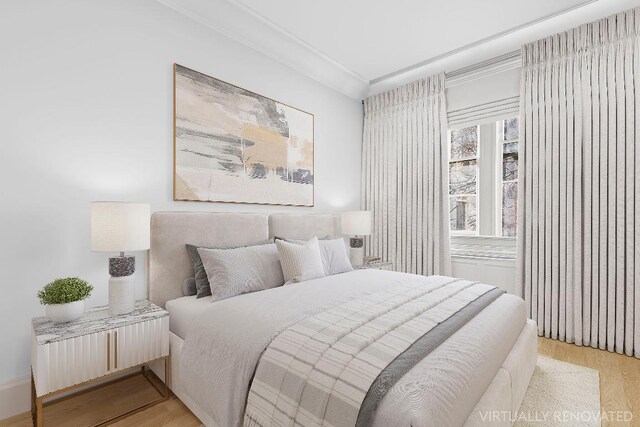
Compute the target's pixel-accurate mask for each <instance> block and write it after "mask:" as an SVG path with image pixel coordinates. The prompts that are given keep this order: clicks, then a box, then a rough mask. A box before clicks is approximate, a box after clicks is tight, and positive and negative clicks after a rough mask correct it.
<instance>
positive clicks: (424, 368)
mask: <svg viewBox="0 0 640 427" xmlns="http://www.w3.org/2000/svg"><path fill="white" fill-rule="evenodd" d="M191 230H193V231H191ZM198 230H199V231H198ZM203 230H204V232H203ZM234 233H235V235H234ZM274 234H277V235H280V236H284V237H291V238H301V239H305V238H309V237H311V236H313V235H330V236H335V235H336V226H335V218H333V217H332V216H328V215H322V216H314V215H272V216H271V218H268V217H267V216H265V215H259V214H213V213H198V214H190V213H171V212H166V213H158V214H155V215H154V218H153V220H152V245H151V254H150V265H149V267H150V268H149V271H150V283H149V293H150V299H151V300H152V301H153V302H155V303H157V304H160V305H163V306H165V307H166V308H167V310H168V311H169V313H170V329H171V332H172V333H171V340H170V346H171V356H172V362H171V378H170V379H169V384H170V387H171V389H172V390H173V392H174V393H175V394H176V395H177V396H178V397H179V398H180V399H181V400H182V401H183V402H184V403H185V405H186V406H187V407H189V408H190V409H191V410H192V412H193V413H194V414H195V415H196V416H197V417H198V418H200V420H201V421H202V422H203V423H205V425H208V426H209V425H212V426H216V425H227V424H229V420H234V421H233V422H236V423H237V422H238V416H235V415H229V414H227V415H224V414H221V412H224V409H221V408H225V407H226V406H225V405H221V406H220V407H216V405H217V403H218V401H225V399H228V398H229V399H230V396H232V395H233V393H234V392H235V393H237V392H238V390H235V391H234V392H232V391H231V390H224V389H221V388H224V387H227V386H224V387H215V386H214V385H213V384H212V385H211V386H210V388H209V389H207V387H208V386H209V384H208V383H207V382H203V381H201V380H200V379H198V378H195V379H194V377H193V372H190V371H189V369H187V370H186V371H185V369H184V367H182V368H181V365H183V357H184V356H183V353H182V350H183V346H184V345H185V339H187V338H188V336H189V334H190V333H191V332H192V331H193V330H194V328H196V329H197V328H200V329H202V325H197V324H196V326H194V324H195V322H196V319H198V318H200V319H207V320H208V321H210V322H211V327H212V328H215V327H216V324H220V327H225V326H228V325H225V324H224V323H225V321H226V320H228V321H229V322H235V323H243V322H242V321H240V322H239V321H238V319H241V318H242V317H237V318H235V319H234V316H235V314H233V313H238V312H240V313H242V312H243V310H246V312H245V313H242V314H239V316H240V315H241V316H243V317H244V318H246V319H247V324H246V325H245V326H244V327H245V330H244V331H245V332H244V333H243V335H244V336H242V337H240V339H238V340H237V342H233V343H232V342H231V340H235V339H236V338H235V336H234V334H228V336H227V338H226V339H227V340H230V342H221V341H224V339H220V338H216V339H219V340H220V342H216V341H215V339H214V338H212V341H211V342H209V343H208V345H210V346H212V347H211V348H212V350H210V353H211V354H210V355H207V356H211V358H212V360H213V364H215V358H216V357H221V356H219V355H218V356H214V354H215V345H219V346H223V347H224V348H227V347H229V348H237V351H238V352H245V351H246V352H257V351H258V350H256V349H258V348H260V345H257V344H256V343H255V342H254V341H252V340H257V338H255V337H254V338H251V333H252V331H253V329H258V330H259V331H267V332H265V333H267V335H268V334H269V333H271V332H272V331H270V329H269V328H279V327H281V326H282V325H283V324H284V323H286V322H284V321H283V320H282V319H280V318H279V319H277V321H275V320H274V322H273V325H271V326H270V325H268V323H269V322H268V321H264V320H263V321H262V323H263V325H261V326H262V329H261V328H251V327H250V325H251V319H252V317H251V316H254V318H255V319H267V318H268V317H269V316H270V315H271V312H270V311H272V310H274V309H275V310H277V309H280V310H282V309H283V308H282V307H284V306H286V304H287V302H286V300H287V296H288V295H289V294H290V292H291V291H289V290H287V289H282V288H275V289H270V290H267V291H261V292H256V293H253V294H247V295H241V296H238V297H233V298H231V299H230V300H233V301H228V302H227V303H225V304H219V303H213V304H212V303H210V302H209V300H210V299H209V298H201V299H195V297H182V296H181V295H180V294H181V282H182V279H183V278H184V277H187V275H189V274H191V272H190V265H189V262H188V260H187V259H186V253H185V254H182V252H186V251H184V244H185V243H191V244H196V245H203V246H208V245H214V244H219V245H230V244H247V243H252V242H257V241H260V240H263V239H264V238H266V237H269V236H272V235H274ZM397 274H399V273H393V272H381V271H374V270H365V271H355V272H352V273H345V274H341V275H336V276H331V277H327V278H322V279H317V280H315V281H311V283H307V284H305V286H306V288H304V289H303V287H299V288H298V289H297V290H295V291H296V292H299V293H300V294H299V295H296V296H295V300H296V301H299V302H300V303H302V302H303V301H307V303H306V305H308V306H310V307H311V306H314V304H315V305H316V308H322V307H323V303H322V297H323V295H325V294H323V292H325V291H326V290H330V289H333V294H336V295H337V294H340V293H341V292H342V293H344V295H338V296H339V297H340V298H342V299H348V298H352V297H354V296H355V295H356V294H357V292H360V291H357V290H355V289H354V290H350V289H349V288H345V287H346V286H348V285H349V284H358V283H362V284H363V285H357V286H363V287H366V289H367V291H369V290H375V288H376V287H379V288H382V287H383V286H384V283H386V282H388V281H390V280H394V278H395V277H396V276H395V275H397ZM314 282H315V283H314ZM301 285H302V284H301ZM296 286H299V285H296ZM354 286H355V287H357V286H356V285H354ZM354 292H355V293H356V294H354ZM305 298H306V299H305ZM329 299H330V298H329ZM279 304H284V305H281V306H280V307H273V306H274V305H279ZM289 305H290V307H288V308H287V310H291V313H292V315H291V318H290V319H289V318H288V317H287V318H286V319H287V320H286V321H289V320H291V321H293V320H294V318H297V317H300V316H304V315H308V313H306V312H305V311H304V310H300V309H299V308H297V307H295V304H293V303H289ZM299 305H300V304H299ZM216 307H217V308H216ZM245 307H246V308H245ZM216 310H217V312H216ZM225 310H227V311H225ZM230 313H231V314H230ZM276 317H277V316H276ZM213 319H215V321H212V320H213ZM278 322H280V323H278ZM239 327H240V329H239V330H242V327H243V326H242V325H240V326H239ZM259 331H258V332H256V334H258V333H259ZM193 333H195V332H193ZM258 336H259V335H256V337H258ZM243 340H244V342H243ZM187 341H188V339H187ZM203 346H204V344H203ZM205 347H206V346H205ZM203 348H204V347H203ZM191 353H193V352H191ZM185 354H189V352H186V353H185ZM259 356H260V354H259V353H258V354H256V355H254V357H253V360H257V359H259ZM536 358H537V336H536V328H535V325H534V324H533V323H532V322H531V321H527V320H526V318H525V310H524V303H523V302H522V300H520V299H519V298H516V297H514V296H510V295H504V296H501V297H499V298H498V299H497V300H496V301H494V302H493V303H491V304H490V305H489V306H488V307H487V308H486V309H484V310H483V311H482V312H481V313H480V314H478V315H477V316H476V317H475V318H474V319H472V320H471V321H469V322H468V323H467V324H466V325H465V326H464V327H462V328H461V329H460V330H458V331H457V332H456V333H455V334H454V335H453V336H451V337H450V338H449V339H448V340H447V341H445V342H444V343H443V344H442V345H441V346H440V347H438V348H437V349H436V350H435V351H433V352H432V353H431V354H429V355H428V356H427V357H425V358H424V359H423V360H422V361H420V362H419V363H418V364H417V365H416V366H415V367H414V368H413V369H411V370H410V371H409V372H408V373H407V374H405V376H403V377H402V378H401V379H400V380H399V381H398V383H397V384H396V386H394V387H393V389H392V390H390V391H389V393H388V394H387V395H386V397H385V398H384V400H383V402H382V404H381V406H380V407H379V410H378V411H377V412H376V416H375V419H374V425H376V426H377V425H380V426H384V425H389V424H394V425H395V424H397V423H398V417H400V419H401V420H402V421H403V422H405V424H406V425H409V424H413V425H439V426H440V425H468V426H472V425H486V424H483V423H482V414H483V413H484V411H506V412H511V411H515V410H517V409H518V408H519V406H520V403H521V401H522V398H523V397H524V393H525V391H526V388H527V386H528V383H529V379H530V377H531V375H532V373H533V369H534V367H535V362H536ZM189 363H194V362H193V360H189ZM233 369H235V368H233ZM443 373H444V374H443ZM189 375H191V381H186V380H185V377H187V378H188V377H189ZM215 375H217V373H215ZM230 375H231V374H230ZM234 375H235V374H234ZM239 376H241V375H239ZM232 378H233V376H232ZM417 379H418V380H419V381H422V382H424V384H428V386H426V385H425V388H428V389H429V390H428V393H427V392H426V390H425V393H418V396H416V394H415V393H413V394H409V395H408V394H407V393H406V390H410V389H411V386H413V387H414V391H415V382H416V381H417ZM198 382H199V383H200V384H195V383H198ZM237 383H238V384H239V385H240V386H238V387H240V388H242V387H241V386H242V385H243V384H245V382H242V381H240V380H238V381H237ZM219 384H227V383H226V382H224V381H220V382H219V383H218V384H217V385H218V386H219ZM228 387H229V388H230V389H231V388H233V387H231V386H228ZM238 387H236V388H238ZM212 399H213V400H212ZM216 399H217V400H216ZM214 407H216V408H214ZM229 407H230V406H229ZM225 417H226V418H225ZM218 420H224V421H222V422H217V421H218ZM427 420H428V421H427ZM492 425H498V424H496V423H493V424H492ZM503 425H510V423H509V421H508V420H507V419H505V422H504V424H503Z"/></svg>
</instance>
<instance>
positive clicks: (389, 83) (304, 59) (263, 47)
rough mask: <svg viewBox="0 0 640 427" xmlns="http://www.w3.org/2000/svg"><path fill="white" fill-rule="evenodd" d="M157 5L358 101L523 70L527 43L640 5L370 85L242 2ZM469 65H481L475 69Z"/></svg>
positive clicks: (561, 17) (530, 30)
mask: <svg viewBox="0 0 640 427" xmlns="http://www.w3.org/2000/svg"><path fill="white" fill-rule="evenodd" d="M156 1H158V2H159V3H161V4H162V5H164V6H166V7H169V8H171V9H173V10H174V11H176V12H178V13H180V14H182V15H184V16H186V17H188V18H190V19H192V20H194V21H196V22H198V23H200V24H202V25H204V26H206V27H208V28H210V29H212V30H214V31H216V32H219V33H221V34H223V35H225V36H227V37H229V38H231V39H233V40H235V41H237V42H238V43H240V44H243V45H245V46H247V47H249V48H251V49H254V50H256V51H258V52H260V53H262V54H263V55H265V56H268V57H270V58H272V59H274V60H275V61H277V62H279V63H281V64H283V65H285V66H287V67H289V68H291V69H293V70H295V71H297V72H299V73H301V74H303V75H305V76H307V77H309V78H311V79H313V80H315V81H317V82H319V83H321V84H323V85H325V86H326V87H328V88H331V89H333V90H335V91H337V92H339V93H341V94H343V95H346V96H348V97H350V98H354V99H363V98H365V97H367V96H372V95H376V94H378V93H381V92H384V91H387V90H390V89H393V88H395V87H398V86H401V85H403V84H406V83H409V82H412V81H415V80H418V79H420V78H424V77H427V76H429V75H433V74H436V73H440V72H447V87H451V86H455V85H457V84H462V83H465V82H469V81H472V80H475V79H478V78H482V77H485V76H487V75H490V74H494V73H498V72H501V71H506V70H509V69H513V68H517V67H519V66H520V57H519V53H518V52H519V51H520V48H521V46H522V45H523V44H524V43H529V42H531V41H534V40H538V39H540V38H543V37H547V36H549V35H551V34H554V33H557V32H560V31H565V30H567V29H569V28H571V27H575V26H578V25H581V24H584V23H586V22H590V21H593V20H596V19H600V18H602V17H604V16H607V15H610V14H613V13H616V12H620V11H623V10H626V9H629V8H632V7H636V6H637V5H638V0H585V1H584V2H583V3H581V4H579V5H577V6H574V7H572V8H568V9H565V10H563V11H560V12H557V13H553V14H550V15H547V16H545V17H543V18H540V19H537V20H535V21H530V22H528V23H525V24H523V25H520V26H518V27H515V28H511V29H509V30H507V31H503V32H500V33H497V34H494V35H492V36H490V37H487V38H484V39H481V40H478V41H476V42H474V43H471V44H469V45H466V46H462V47H460V48H457V49H454V50H452V51H449V52H445V53H443V54H441V55H438V56H435V57H433V58H429V59H427V60H425V61H422V62H420V63H418V64H414V65H412V66H410V67H406V68H403V69H400V70H398V71H395V72H393V73H391V74H387V75H384V76H380V77H378V78H376V79H374V80H371V81H368V80H367V79H365V78H363V77H362V76H360V75H358V74H357V73H355V72H353V71H352V70H349V69H348V68H346V67H345V66H343V65H341V64H340V63H338V62H336V61H335V60H333V59H332V58H330V57H328V56H327V55H325V54H324V53H322V52H320V51H319V50H317V49H316V48H314V47H313V46H311V45H309V44H308V43H306V42H304V41H303V40H301V39H300V38H298V37H296V36H295V35H293V34H291V33H289V32H287V31H285V30H284V29H283V28H281V27H280V26H278V25H276V24H275V23H273V22H271V21H270V20H268V19H266V18H265V17H263V16H262V15H260V14H259V13H257V12H255V11H254V10H253V9H251V8H249V7H247V6H245V5H243V4H242V3H240V1H237V0H156ZM496 55H500V56H496ZM488 58H489V59H488ZM469 64H476V65H471V66H469ZM451 70H456V71H451Z"/></svg>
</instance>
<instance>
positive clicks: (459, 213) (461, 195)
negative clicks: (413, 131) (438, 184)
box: [449, 126, 478, 233]
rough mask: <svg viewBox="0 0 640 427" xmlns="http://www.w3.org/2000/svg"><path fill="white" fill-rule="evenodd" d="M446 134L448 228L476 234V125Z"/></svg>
mask: <svg viewBox="0 0 640 427" xmlns="http://www.w3.org/2000/svg"><path fill="white" fill-rule="evenodd" d="M449 135H450V136H449V138H450V139H449V141H450V143H449V216H450V221H451V229H452V230H456V231H460V232H468V233H475V231H476V216H477V214H476V206H477V193H478V185H477V184H478V165H477V163H478V161H477V159H478V126H472V127H468V128H464V129H455V130H452V131H451V132H450V133H449Z"/></svg>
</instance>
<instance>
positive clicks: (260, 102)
mask: <svg viewBox="0 0 640 427" xmlns="http://www.w3.org/2000/svg"><path fill="white" fill-rule="evenodd" d="M313 126H314V117H313V114H310V113H307V112H305V111H302V110H299V109H297V108H293V107H291V106H289V105H286V104H283V103H281V102H278V101H275V100H273V99H270V98H267V97H265V96H262V95H258V94H257V93H254V92H251V91H248V90H246V89H243V88H241V87H238V86H234V85H232V84H229V83H226V82H224V81H222V80H218V79H216V78H214V77H210V76H207V75H205V74H202V73H199V72H197V71H194V70H191V69H189V68H186V67H183V66H181V65H178V64H174V175H173V177H174V179H173V198H174V200H189V201H206V202H232V203H257V204H269V205H289V206H313V204H314V164H313V138H314V129H313Z"/></svg>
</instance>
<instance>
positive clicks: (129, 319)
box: [32, 300, 169, 345]
mask: <svg viewBox="0 0 640 427" xmlns="http://www.w3.org/2000/svg"><path fill="white" fill-rule="evenodd" d="M168 315H169V312H168V311H166V310H163V309H162V308H160V307H158V306H157V305H155V304H153V303H151V302H149V301H146V300H144V301H137V302H136V308H135V310H133V311H132V312H131V313H126V314H116V315H114V314H111V313H110V312H109V306H102V307H93V308H90V309H88V310H87V311H85V313H84V314H83V315H82V317H80V318H79V319H77V320H74V321H73V322H67V323H53V322H52V321H51V320H49V319H48V318H46V317H36V318H34V319H32V325H33V331H34V333H35V337H36V342H37V343H38V345H42V344H49V343H52V342H56V341H63V340H67V339H69V338H75V337H78V336H81V335H86V334H93V333H96V332H102V331H107V330H110V329H114V328H119V327H122V326H127V325H131V324H134V323H140V322H144V321H146V320H149V319H158V318H160V317H165V316H168Z"/></svg>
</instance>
